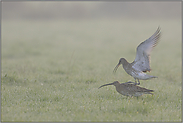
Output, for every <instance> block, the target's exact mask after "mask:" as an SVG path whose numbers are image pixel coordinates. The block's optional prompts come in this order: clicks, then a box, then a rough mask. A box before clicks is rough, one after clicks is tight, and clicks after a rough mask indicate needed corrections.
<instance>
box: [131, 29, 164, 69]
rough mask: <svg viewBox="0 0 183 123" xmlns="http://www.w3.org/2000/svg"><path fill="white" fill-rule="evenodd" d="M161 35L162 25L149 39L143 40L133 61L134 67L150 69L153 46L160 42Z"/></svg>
mask: <svg viewBox="0 0 183 123" xmlns="http://www.w3.org/2000/svg"><path fill="white" fill-rule="evenodd" d="M160 37H161V32H160V27H158V29H157V30H156V32H155V33H154V34H153V35H152V36H151V37H150V38H148V39H147V40H145V41H144V42H142V43H141V44H140V45H139V46H138V47H137V51H136V57H135V60H134V62H133V66H132V67H133V68H134V69H136V70H139V71H143V72H146V71H150V70H151V69H150V54H151V51H152V50H153V48H154V47H155V46H156V45H157V44H158V42H159V39H160Z"/></svg>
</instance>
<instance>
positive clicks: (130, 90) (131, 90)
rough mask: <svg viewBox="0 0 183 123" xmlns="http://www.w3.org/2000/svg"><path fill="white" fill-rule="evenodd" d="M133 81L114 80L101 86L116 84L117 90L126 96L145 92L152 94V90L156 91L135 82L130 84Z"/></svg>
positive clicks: (139, 94)
mask: <svg viewBox="0 0 183 123" xmlns="http://www.w3.org/2000/svg"><path fill="white" fill-rule="evenodd" d="M130 83H133V82H126V83H121V84H120V83H119V82H118V81H114V82H113V83H109V84H105V85H102V86H100V87H99V88H101V87H104V86H108V85H114V86H115V87H116V91H117V92H118V93H120V94H122V95H124V96H141V95H143V94H152V95H153V93H151V92H154V91H153V90H149V89H146V88H142V87H139V86H137V85H135V84H130Z"/></svg>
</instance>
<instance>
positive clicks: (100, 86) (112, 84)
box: [98, 83, 114, 89]
mask: <svg viewBox="0 0 183 123" xmlns="http://www.w3.org/2000/svg"><path fill="white" fill-rule="evenodd" d="M113 84H114V83H109V84H105V85H102V86H100V87H99V88H101V87H104V86H108V85H113ZM99 88H98V89H99Z"/></svg>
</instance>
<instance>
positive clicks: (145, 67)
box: [113, 27, 161, 85]
mask: <svg viewBox="0 0 183 123" xmlns="http://www.w3.org/2000/svg"><path fill="white" fill-rule="evenodd" d="M160 37H161V32H160V27H158V29H157V31H156V32H155V33H154V34H153V35H152V36H151V37H150V38H148V39H147V40H145V41H144V42H142V43H141V44H140V45H139V46H138V47H137V49H136V50H137V51H136V57H135V60H134V61H133V62H132V63H129V62H128V61H127V60H126V59H125V58H121V59H120V60H119V63H118V64H117V66H116V67H115V68H114V71H113V72H116V70H117V69H118V67H119V66H120V65H121V64H122V65H123V68H124V69H125V71H126V72H127V73H128V74H129V75H131V76H132V77H133V78H134V79H135V84H137V82H136V79H137V80H138V85H139V84H140V82H139V80H147V79H151V78H157V77H156V76H151V75H147V74H146V73H145V72H147V71H149V72H150V71H151V68H150V54H151V51H152V50H153V48H154V47H155V46H156V45H157V43H158V42H159V39H160Z"/></svg>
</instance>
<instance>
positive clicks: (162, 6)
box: [2, 1, 181, 20]
mask: <svg viewBox="0 0 183 123" xmlns="http://www.w3.org/2000/svg"><path fill="white" fill-rule="evenodd" d="M2 18H3V19H44V20H46V19H83V18H87V19H91V18H92V19H94V18H141V19H144V18H146V19H147V18H150V19H151V18H165V19H169V18H171V19H172V18H178V19H181V2H177V1H176V2H172V1H171V2H150V1H148V2H111V1H110V2H106V1H105V2H101V1H76V2H75V1H60V2H58V1H53V2H51V1H46V2H45V1H44V2H40V1H39V2H37V1H30V2H2Z"/></svg>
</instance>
